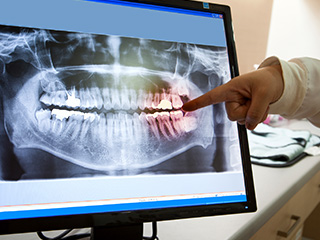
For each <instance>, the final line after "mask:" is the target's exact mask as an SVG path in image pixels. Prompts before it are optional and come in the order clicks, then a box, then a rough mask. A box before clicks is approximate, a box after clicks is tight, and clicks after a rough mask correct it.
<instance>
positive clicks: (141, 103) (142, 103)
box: [137, 89, 147, 110]
mask: <svg viewBox="0 0 320 240" xmlns="http://www.w3.org/2000/svg"><path fill="white" fill-rule="evenodd" d="M146 99H147V94H146V93H145V92H144V91H143V90H142V89H139V95H138V101H137V102H138V107H139V108H140V109H141V110H144V109H145V108H146Z"/></svg>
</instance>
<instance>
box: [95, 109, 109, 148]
mask: <svg viewBox="0 0 320 240" xmlns="http://www.w3.org/2000/svg"><path fill="white" fill-rule="evenodd" d="M99 117H100V119H99V123H98V126H97V135H98V136H99V139H100V141H101V142H102V143H106V142H107V121H106V117H105V115H104V114H103V113H100V115H99Z"/></svg>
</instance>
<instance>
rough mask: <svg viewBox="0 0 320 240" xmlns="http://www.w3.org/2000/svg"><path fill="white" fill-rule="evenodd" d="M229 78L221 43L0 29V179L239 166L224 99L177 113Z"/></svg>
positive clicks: (234, 135) (235, 143)
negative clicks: (218, 44) (195, 109)
mask: <svg viewBox="0 0 320 240" xmlns="http://www.w3.org/2000/svg"><path fill="white" fill-rule="evenodd" d="M229 79H230V73H229V65H228V56H227V49H226V48H225V47H215V46H202V45H196V44H189V43H177V42H170V41H159V40H151V39H142V38H132V37H124V36H113V35H98V34H88V33H75V32H65V31H54V30H45V29H35V28H25V27H12V26H0V86H1V96H2V98H1V110H0V111H1V113H0V117H1V127H0V132H1V135H0V141H1V144H0V179H3V180H20V179H54V178H72V177H89V176H125V175H126V176H127V175H137V174H179V173H182V174H184V173H199V172H221V171H235V170H239V168H240V167H241V164H240V163H241V158H240V153H239V151H240V150H239V146H238V145H239V144H238V140H237V139H238V138H237V131H236V130H235V126H234V125H233V124H232V123H231V122H229V121H228V120H227V117H226V113H225V110H224V105H221V104H219V105H216V106H209V107H206V108H204V109H200V110H197V111H195V112H187V113H185V112H183V111H182V110H181V106H182V105H183V103H185V102H186V101H188V100H190V99H193V98H195V97H197V96H199V95H201V94H203V93H204V92H207V91H209V90H210V89H212V88H214V87H216V86H218V85H221V84H222V83H224V82H226V81H227V80H229ZM230 159H231V160H230Z"/></svg>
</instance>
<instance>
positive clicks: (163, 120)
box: [157, 112, 175, 140]
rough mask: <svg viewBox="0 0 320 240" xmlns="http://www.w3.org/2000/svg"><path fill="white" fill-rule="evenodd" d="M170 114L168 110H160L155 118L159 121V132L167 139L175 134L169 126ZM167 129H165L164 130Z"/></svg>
mask: <svg viewBox="0 0 320 240" xmlns="http://www.w3.org/2000/svg"><path fill="white" fill-rule="evenodd" d="M169 116H170V114H169V113H168V112H161V113H160V114H159V115H158V117H157V120H158V122H159V128H160V130H161V133H162V134H163V135H164V136H165V137H166V138H167V139H168V140H172V137H174V136H175V132H174V130H173V128H172V126H171V123H170V118H169ZM166 129H167V130H166Z"/></svg>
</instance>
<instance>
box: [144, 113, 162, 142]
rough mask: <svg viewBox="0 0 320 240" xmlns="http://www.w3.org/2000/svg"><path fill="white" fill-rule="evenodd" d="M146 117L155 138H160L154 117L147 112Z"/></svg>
mask: <svg viewBox="0 0 320 240" xmlns="http://www.w3.org/2000/svg"><path fill="white" fill-rule="evenodd" d="M146 119H147V121H148V123H149V125H150V128H151V130H152V132H153V134H154V135H155V136H156V138H157V139H158V140H160V133H159V129H158V126H157V122H156V119H155V118H154V116H153V115H152V114H147V115H146Z"/></svg>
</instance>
